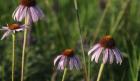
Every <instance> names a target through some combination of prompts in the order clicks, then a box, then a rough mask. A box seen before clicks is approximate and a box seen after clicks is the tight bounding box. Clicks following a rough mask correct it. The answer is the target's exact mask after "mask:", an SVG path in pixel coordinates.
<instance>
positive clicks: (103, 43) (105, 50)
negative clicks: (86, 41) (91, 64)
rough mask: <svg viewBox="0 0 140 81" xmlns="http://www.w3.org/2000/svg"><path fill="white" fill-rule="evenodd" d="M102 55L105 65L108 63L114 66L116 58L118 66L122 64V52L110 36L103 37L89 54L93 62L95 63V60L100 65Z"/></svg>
mask: <svg viewBox="0 0 140 81" xmlns="http://www.w3.org/2000/svg"><path fill="white" fill-rule="evenodd" d="M101 54H102V56H103V63H104V64H105V63H106V62H107V61H109V62H110V64H112V63H113V60H114V57H115V58H116V63H117V64H118V63H120V64H121V63H122V57H121V52H120V51H119V49H118V48H116V44H115V40H114V39H113V38H112V37H111V36H110V35H106V36H104V37H102V38H101V40H100V41H99V43H97V44H96V45H94V46H93V47H92V49H91V50H89V52H88V55H91V60H92V61H93V60H94V59H95V62H96V63H98V59H99V57H100V55H101Z"/></svg>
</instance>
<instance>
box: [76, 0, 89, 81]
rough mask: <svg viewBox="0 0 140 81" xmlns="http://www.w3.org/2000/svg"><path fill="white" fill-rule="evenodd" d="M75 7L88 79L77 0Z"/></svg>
mask: <svg viewBox="0 0 140 81" xmlns="http://www.w3.org/2000/svg"><path fill="white" fill-rule="evenodd" d="M74 7H75V10H76V16H77V21H78V31H79V35H80V44H81V49H82V54H83V60H84V71H85V77H86V81H87V67H86V59H85V51H84V46H83V39H82V35H81V25H80V17H79V10H78V6H77V0H74Z"/></svg>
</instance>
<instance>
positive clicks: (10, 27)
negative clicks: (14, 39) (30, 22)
mask: <svg viewBox="0 0 140 81" xmlns="http://www.w3.org/2000/svg"><path fill="white" fill-rule="evenodd" d="M25 28H26V26H25V25H21V24H20V23H12V24H7V26H3V27H2V29H0V30H3V31H6V32H5V33H4V34H3V36H2V38H1V40H3V39H4V38H5V37H7V36H9V35H10V34H12V33H15V32H16V31H22V30H24V29H25Z"/></svg>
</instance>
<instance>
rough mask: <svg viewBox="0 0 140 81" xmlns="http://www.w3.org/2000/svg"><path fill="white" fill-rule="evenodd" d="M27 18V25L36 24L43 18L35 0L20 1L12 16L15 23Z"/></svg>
mask: <svg viewBox="0 0 140 81" xmlns="http://www.w3.org/2000/svg"><path fill="white" fill-rule="evenodd" d="M27 16H28V17H29V18H28V21H29V24H31V23H33V22H37V21H38V20H39V19H41V18H42V17H43V16H44V14H43V12H42V10H41V9H40V8H39V7H38V6H37V5H36V0H20V5H19V6H18V7H17V8H16V9H15V11H14V12H13V15H12V17H13V18H14V20H16V21H22V20H23V19H24V18H25V17H27Z"/></svg>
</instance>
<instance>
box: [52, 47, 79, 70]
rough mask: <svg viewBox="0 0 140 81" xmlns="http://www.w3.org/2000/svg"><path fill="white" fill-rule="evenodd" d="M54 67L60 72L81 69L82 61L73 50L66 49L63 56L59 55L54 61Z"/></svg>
mask: <svg viewBox="0 0 140 81" xmlns="http://www.w3.org/2000/svg"><path fill="white" fill-rule="evenodd" d="M54 65H55V66H57V69H58V70H64V69H65V68H67V69H70V70H72V69H73V68H76V69H80V68H81V65H80V60H79V58H78V57H77V56H75V55H74V51H73V49H66V50H65V51H64V52H63V53H62V54H61V55H58V56H57V57H56V58H55V60H54Z"/></svg>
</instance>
